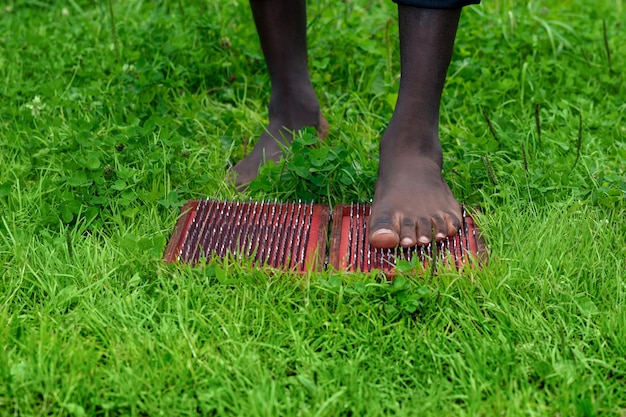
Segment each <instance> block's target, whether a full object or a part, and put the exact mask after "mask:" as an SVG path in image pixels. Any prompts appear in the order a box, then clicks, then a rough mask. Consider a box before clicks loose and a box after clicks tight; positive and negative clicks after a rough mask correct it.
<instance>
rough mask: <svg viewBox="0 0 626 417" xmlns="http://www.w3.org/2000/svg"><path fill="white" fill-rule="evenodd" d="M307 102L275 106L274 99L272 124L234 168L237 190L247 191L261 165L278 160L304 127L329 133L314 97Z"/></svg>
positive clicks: (323, 135)
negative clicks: (297, 132) (294, 136)
mask: <svg viewBox="0 0 626 417" xmlns="http://www.w3.org/2000/svg"><path fill="white" fill-rule="evenodd" d="M312 97H313V98H312V99H309V102H308V103H307V104H308V106H307V105H287V104H285V101H283V102H281V103H280V105H274V104H273V102H275V101H277V100H274V99H272V100H270V123H269V125H268V126H267V127H266V129H265V131H264V132H263V134H261V136H260V137H259V140H258V141H257V143H256V145H255V146H254V149H252V152H250V154H249V155H248V156H246V157H245V158H244V159H242V160H241V161H239V162H238V163H237V164H236V165H235V166H234V167H232V168H231V170H230V173H231V180H232V181H233V182H234V185H235V187H236V188H237V190H240V191H241V190H244V189H245V188H246V187H247V186H248V184H249V183H250V182H251V181H252V180H254V179H255V178H256V177H257V176H258V175H259V168H260V167H261V166H262V165H264V164H265V163H267V162H268V161H274V162H278V161H279V160H280V158H282V157H283V154H284V152H283V149H285V147H286V146H289V145H290V144H291V142H292V141H293V135H294V133H295V132H296V131H297V130H299V129H302V128H304V127H308V126H312V127H315V128H316V129H317V132H318V135H319V136H320V139H324V138H325V137H326V136H327V135H328V122H327V121H326V119H325V118H324V116H322V114H321V113H320V111H319V105H318V104H317V99H316V98H315V96H314V93H313V96H312Z"/></svg>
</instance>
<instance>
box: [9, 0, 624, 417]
mask: <svg viewBox="0 0 626 417" xmlns="http://www.w3.org/2000/svg"><path fill="white" fill-rule="evenodd" d="M309 3H310V4H309V6H310V7H309V45H310V67H311V72H312V76H313V83H314V85H315V86H316V88H317V90H318V92H319V95H320V98H321V101H322V107H323V111H324V113H325V115H326V116H327V118H328V119H329V121H330V124H331V134H330V136H329V138H328V139H327V140H326V141H325V142H324V143H318V142H317V141H316V140H315V137H314V134H313V132H310V131H304V132H301V133H299V134H298V135H297V137H296V138H295V142H294V147H293V149H292V150H289V151H288V152H287V155H286V158H285V159H284V160H283V161H281V162H280V163H278V164H273V165H268V166H266V167H265V168H264V169H263V170H262V173H261V176H260V177H259V178H258V179H257V180H255V182H254V183H253V184H252V186H251V187H250V190H249V191H248V196H249V197H251V198H254V199H270V200H273V199H279V200H285V201H287V200H296V199H302V200H304V201H311V200H315V201H316V202H322V203H329V204H336V203H349V202H351V201H368V200H369V199H371V198H372V196H373V185H374V182H375V178H376V170H377V155H378V152H377V143H378V138H379V137H380V135H381V133H382V131H383V129H384V128H385V123H386V122H387V121H388V120H389V118H390V116H391V113H392V110H393V104H394V103H395V98H396V91H397V87H398V80H399V56H398V48H397V44H398V34H397V29H396V27H397V22H396V14H395V6H394V5H393V3H391V2H388V1H365V0H354V1H345V2H337V1H330V0H315V1H312V2H309ZM109 5H111V6H112V7H111V9H109ZM2 7H3V8H2V9H1V10H0V15H1V18H0V76H1V79H2V80H3V82H2V85H1V87H0V98H1V99H0V220H1V221H0V263H1V265H2V269H1V270H0V415H7V416H8V415H19V416H30V415H55V416H57V415H58V416H65V415H68V416H84V415H90V416H91V415H94V416H122V415H137V416H156V415H268V416H269V415H312V416H313V415H314V416H336V415H346V416H348V415H371V416H377V415H394V414H397V415H436V416H440V415H506V416H516V415H525V416H526V415H546V416H548V415H549V416H555V415H580V416H593V415H616V416H624V415H626V359H625V358H626V330H625V329H626V308H625V307H624V302H625V295H626V282H625V280H624V276H625V274H626V262H625V260H626V222H625V220H624V217H625V215H626V210H625V204H624V198H625V195H626V178H625V174H624V172H625V167H626V141H625V140H624V136H625V134H626V124H625V123H624V122H625V116H624V115H625V114H626V101H625V98H626V87H625V86H626V80H625V79H624V74H626V36H625V35H624V27H623V24H624V22H625V21H626V13H625V11H624V9H623V7H624V5H623V3H622V1H619V0H618V1H608V0H599V1H596V2H585V1H582V0H571V1H565V0H546V1H530V2H517V1H510V0H493V1H485V2H484V4H483V5H481V6H476V7H470V8H467V9H466V10H465V12H464V15H463V17H462V21H461V26H460V29H459V34H458V38H457V43H456V49H455V55H454V57H453V61H452V64H451V66H450V71H449V75H448V80H447V87H446V90H445V93H444V97H443V103H442V108H441V115H442V120H441V137H442V142H443V145H444V152H445V175H446V178H447V180H448V182H449V183H450V184H451V187H452V189H453V192H454V193H455V195H456V196H457V197H458V198H459V200H460V201H463V202H465V203H466V204H469V205H471V206H480V207H481V211H480V212H479V213H478V214H477V220H478V222H479V224H480V227H481V230H482V232H483V235H484V237H485V239H486V241H487V244H488V246H489V247H490V251H491V252H490V260H489V264H488V265H487V266H486V267H484V268H482V269H480V270H476V269H470V270H465V271H463V272H462V273H457V272H454V271H442V272H441V273H440V274H439V275H437V276H436V277H434V278H432V279H426V280H425V279H422V278H419V277H417V276H413V275H411V274H410V273H406V274H404V275H402V276H401V277H400V278H398V279H396V280H395V281H394V282H393V283H392V284H389V283H387V282H385V280H384V279H383V278H382V277H381V276H380V275H378V274H376V273H372V274H351V275H349V274H341V273H335V272H325V273H319V274H309V275H307V276H305V277H302V276H295V275H291V274H288V273H284V272H280V271H274V270H267V269H262V268H261V269H249V268H247V267H245V266H243V265H241V264H238V263H236V262H235V263H230V262H222V261H210V262H208V264H207V265H205V266H203V267H199V268H192V267H189V266H186V265H165V264H163V263H162V261H161V256H162V253H163V250H164V247H165V244H166V241H167V239H168V237H169V234H170V233H171V231H172V229H173V226H174V224H175V222H176V218H177V215H178V209H179V207H181V206H182V204H184V202H185V201H187V200H189V199H198V198H205V197H211V198H223V199H226V198H228V199H230V198H239V197H237V196H236V195H235V193H234V192H233V191H232V190H231V189H230V188H229V187H228V186H227V184H226V182H225V181H224V178H225V175H226V170H227V169H228V167H229V166H231V165H232V164H233V163H234V162H236V161H237V160H239V159H240V158H242V157H243V156H244V155H245V154H246V153H247V152H249V150H250V148H251V146H253V144H254V141H255V138H256V137H257V136H258V135H259V134H260V132H261V131H262V130H261V129H262V128H263V126H264V124H265V123H266V122H267V113H266V109H265V106H266V103H267V100H268V94H269V80H268V77H267V74H266V72H265V67H264V62H263V59H262V56H261V52H260V47H259V44H258V40H257V38H256V33H255V30H254V26H253V22H252V18H251V16H250V13H249V11H248V10H247V5H246V4H245V2H237V1H232V0H224V1H220V2H214V1H202V2H195V1H190V0H177V1H174V0H163V1H158V2H143V1H140V0H127V1H112V2H110V3H107V2H91V1H87V0H71V1H67V2H65V1H57V2H53V1H45V0H44V1H26V0H10V1H9V2H8V3H5V5H4V6H2ZM111 11H112V12H113V15H112V14H111ZM112 16H114V20H113V21H112V20H111V18H112ZM112 27H114V28H115V29H116V30H115V31H113V30H112ZM114 34H115V35H114ZM248 196H244V198H247V197H248Z"/></svg>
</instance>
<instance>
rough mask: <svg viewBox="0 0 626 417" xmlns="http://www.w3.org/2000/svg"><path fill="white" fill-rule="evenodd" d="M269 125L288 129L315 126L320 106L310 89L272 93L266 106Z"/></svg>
mask: <svg viewBox="0 0 626 417" xmlns="http://www.w3.org/2000/svg"><path fill="white" fill-rule="evenodd" d="M268 110H269V118H270V124H278V125H279V126H281V127H286V128H288V129H300V128H302V127H306V126H316V127H317V125H318V123H319V119H320V104H319V101H318V100H317V96H316V95H315V91H314V90H313V88H312V87H304V88H297V89H291V90H290V91H288V92H285V91H284V90H282V91H280V92H276V91H272V95H271V97H270V103H269V106H268Z"/></svg>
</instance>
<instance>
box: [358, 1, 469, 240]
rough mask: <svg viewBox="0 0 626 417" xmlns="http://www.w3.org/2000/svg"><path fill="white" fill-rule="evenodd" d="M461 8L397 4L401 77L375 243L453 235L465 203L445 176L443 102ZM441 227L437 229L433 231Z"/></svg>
mask: <svg viewBox="0 0 626 417" xmlns="http://www.w3.org/2000/svg"><path fill="white" fill-rule="evenodd" d="M460 13H461V10H460V9H456V10H434V9H422V8H416V7H411V6H403V5H399V6H398V17H399V28H400V56H401V69H402V78H401V81H400V90H399V92H398V101H397V103H396V108H395V110H394V114H393V117H392V119H391V121H390V122H389V126H388V127H387V129H386V131H385V133H384V134H383V137H382V139H381V143H380V165H379V172H378V182H377V183H376V190H375V195H374V204H373V207H372V214H371V216H370V220H369V231H370V235H369V240H370V244H372V245H373V246H376V247H381V248H391V247H395V246H397V245H398V244H400V245H401V246H404V247H409V246H413V245H415V244H420V245H426V244H428V243H429V242H431V241H432V240H433V238H434V239H436V240H438V241H439V240H443V239H445V238H446V237H447V236H454V235H455V234H456V233H457V230H458V228H459V225H460V223H461V209H460V206H459V204H458V202H457V201H456V200H455V198H454V196H453V195H452V193H451V192H450V188H449V187H448V185H447V183H446V182H445V180H444V179H443V176H442V173H441V170H442V165H443V160H442V151H441V144H440V142H439V134H438V126H439V105H440V101H441V94H442V91H443V86H444V81H445V77H446V72H447V70H448V66H449V64H450V59H451V56H452V49H453V46H454V38H455V36H456V29H457V25H458V21H459V16H460ZM433 231H434V236H433Z"/></svg>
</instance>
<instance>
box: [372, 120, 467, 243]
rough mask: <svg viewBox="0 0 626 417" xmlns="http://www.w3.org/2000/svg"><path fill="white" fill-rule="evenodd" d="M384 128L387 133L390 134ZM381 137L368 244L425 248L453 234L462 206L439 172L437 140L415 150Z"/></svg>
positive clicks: (400, 141) (404, 143)
mask: <svg viewBox="0 0 626 417" xmlns="http://www.w3.org/2000/svg"><path fill="white" fill-rule="evenodd" d="M389 130H390V129H388V131H387V132H389ZM387 132H386V133H385V135H384V136H383V139H382V140H381V146H380V166H379V173H378V182H377V183H376V190H375V194H374V203H373V206H372V214H371V216H370V219H369V225H368V228H369V241H370V244H371V245H372V246H375V247H378V248H393V247H396V246H398V245H401V246H403V247H410V246H414V245H416V244H419V245H427V244H428V243H430V242H431V241H432V240H433V230H434V233H435V236H434V238H435V239H436V240H437V241H440V240H443V239H445V238H446V237H452V236H454V235H456V233H457V231H458V229H459V227H460V225H461V208H460V206H459V203H458V202H457V201H456V199H455V198H454V196H453V195H452V192H451V191H450V188H449V187H448V184H447V183H446V181H445V180H444V179H443V176H442V174H441V167H442V158H441V147H440V145H439V139H438V138H437V137H436V135H435V137H434V138H433V139H432V140H431V141H429V142H430V143H431V144H433V145H432V146H431V147H430V149H429V148H428V147H426V148H424V147H421V148H420V147H419V146H417V145H416V141H415V140H414V141H413V142H405V141H403V140H401V139H398V137H393V136H391V135H390V134H388V133H387Z"/></svg>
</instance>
